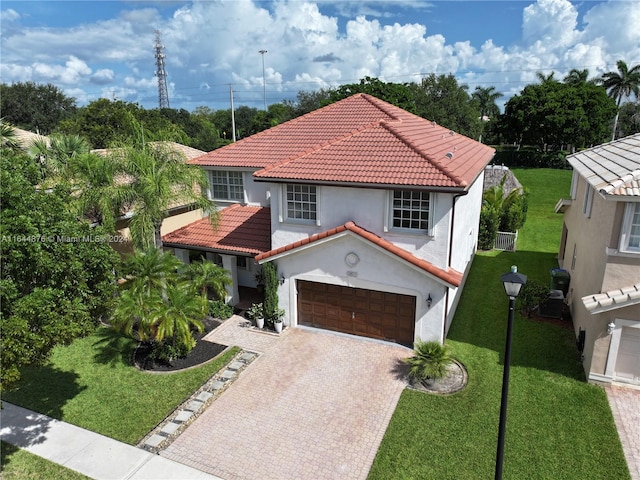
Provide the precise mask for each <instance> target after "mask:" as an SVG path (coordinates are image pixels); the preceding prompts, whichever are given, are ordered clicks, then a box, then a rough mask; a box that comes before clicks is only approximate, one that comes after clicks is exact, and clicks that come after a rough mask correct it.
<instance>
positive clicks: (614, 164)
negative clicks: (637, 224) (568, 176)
mask: <svg viewBox="0 0 640 480" xmlns="http://www.w3.org/2000/svg"><path fill="white" fill-rule="evenodd" d="M567 161H568V162H569V163H570V164H571V166H572V167H573V168H574V169H575V170H576V171H577V172H578V173H579V174H580V175H582V176H583V177H585V178H586V180H587V182H589V184H591V185H592V186H593V187H594V188H595V189H596V190H598V191H599V192H600V193H602V194H604V195H614V196H632V197H638V196H640V133H636V134H634V135H630V136H628V137H624V138H620V139H618V140H614V141H613V142H609V143H604V144H602V145H598V146H596V147H593V148H589V149H586V150H582V151H581V152H578V153H574V154H572V155H569V156H567Z"/></svg>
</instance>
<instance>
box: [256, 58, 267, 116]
mask: <svg viewBox="0 0 640 480" xmlns="http://www.w3.org/2000/svg"><path fill="white" fill-rule="evenodd" d="M258 53H259V54H261V55H262V98H263V100H264V111H265V112H266V111H267V84H266V83H265V81H264V54H265V53H267V51H266V50H264V49H263V50H258Z"/></svg>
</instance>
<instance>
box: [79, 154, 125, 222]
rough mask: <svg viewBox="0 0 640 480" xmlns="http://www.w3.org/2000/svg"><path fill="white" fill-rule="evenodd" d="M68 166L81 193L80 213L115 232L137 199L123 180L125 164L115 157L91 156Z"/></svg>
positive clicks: (81, 157)
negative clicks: (126, 206)
mask: <svg viewBox="0 0 640 480" xmlns="http://www.w3.org/2000/svg"><path fill="white" fill-rule="evenodd" d="M68 167H69V168H68V170H69V172H70V174H71V176H72V177H73V182H74V187H75V188H76V192H77V194H78V195H77V197H76V199H77V201H76V205H77V207H78V211H79V214H80V215H84V216H88V217H89V218H92V219H94V220H95V221H96V222H97V223H99V224H100V225H102V226H104V227H105V228H106V229H107V230H108V231H110V232H114V231H115V227H116V221H117V219H118V217H120V216H121V215H122V212H123V210H124V207H125V205H127V204H128V203H129V202H130V201H131V199H132V197H133V195H132V192H131V188H130V187H129V185H127V184H126V182H123V181H122V178H123V173H122V172H123V168H122V165H121V164H119V163H118V162H116V161H114V159H113V158H112V157H105V156H102V155H96V154H94V153H89V154H86V155H78V156H74V157H72V158H71V159H70V160H69V164H68Z"/></svg>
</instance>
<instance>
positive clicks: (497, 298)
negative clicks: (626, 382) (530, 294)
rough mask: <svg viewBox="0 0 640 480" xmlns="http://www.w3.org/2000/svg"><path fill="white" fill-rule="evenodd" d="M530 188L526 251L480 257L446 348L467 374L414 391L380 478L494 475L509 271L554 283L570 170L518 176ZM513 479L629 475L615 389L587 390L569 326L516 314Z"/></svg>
mask: <svg viewBox="0 0 640 480" xmlns="http://www.w3.org/2000/svg"><path fill="white" fill-rule="evenodd" d="M515 172H516V176H517V177H518V179H519V180H520V182H521V183H522V184H523V185H524V186H525V187H527V188H528V189H529V190H530V192H531V197H530V207H529V216H528V220H527V224H526V225H525V227H524V228H523V229H522V230H521V232H520V234H519V237H518V250H519V251H518V252H517V253H506V252H505V253H498V252H487V253H480V254H478V255H476V258H475V260H474V263H473V267H472V269H471V272H470V275H469V278H468V280H467V283H466V285H465V290H464V294H463V296H462V299H461V302H460V305H459V307H458V310H457V312H456V316H455V319H454V321H453V324H452V328H451V331H450V332H449V335H448V339H447V343H448V344H449V345H450V346H451V347H452V349H453V353H454V355H455V357H456V358H458V359H459V360H460V361H462V362H463V363H464V364H465V365H466V367H467V369H468V372H469V384H468V385H467V388H466V389H464V390H463V391H461V392H459V393H457V394H454V395H452V396H448V397H440V396H434V395H428V394H424V393H421V392H415V391H411V390H405V391H404V392H403V394H402V396H401V397H400V401H399V403H398V406H397V408H396V411H395V413H394V415H393V418H392V419H391V422H390V424H389V428H388V429H387V432H386V434H385V437H384V439H383V441H382V444H381V446H380V449H379V451H378V454H377V456H376V459H375V461H374V464H373V467H372V469H371V472H370V474H369V478H370V479H372V480H373V479H389V478H393V479H438V480H443V479H455V480H460V479H473V480H476V479H479V478H492V477H493V473H494V468H495V457H496V445H497V437H498V419H499V411H500V393H501V387H502V373H503V368H504V364H503V357H504V345H505V339H506V321H507V316H508V300H507V298H506V296H505V294H504V290H503V287H502V284H501V283H500V275H501V274H502V273H505V272H508V271H509V268H510V266H511V265H512V264H516V265H518V270H519V271H520V272H522V273H524V274H526V275H528V277H529V278H535V279H537V280H539V281H542V282H545V283H548V282H549V280H550V276H549V269H550V268H553V267H556V266H557V263H556V260H555V255H556V251H557V246H558V242H559V238H560V229H561V227H562V215H557V214H555V213H553V206H554V205H555V203H556V202H557V200H558V199H559V198H560V197H562V196H563V195H564V196H567V193H568V191H569V185H570V182H571V173H570V172H566V171H555V170H546V169H543V170H520V169H519V170H515ZM504 478H508V479H527V480H528V479H534V478H535V479H553V480H555V479H576V480H577V479H584V478H589V479H607V480H613V479H629V472H628V469H627V466H626V462H625V458H624V455H623V452H622V447H621V446H620V441H619V439H618V434H617V432H616V428H615V424H614V422H613V417H612V415H611V410H610V408H609V404H608V402H607V398H606V394H605V392H604V391H603V390H602V389H601V388H600V387H597V386H594V385H590V384H587V383H586V382H585V376H584V372H583V369H582V366H581V364H580V362H579V357H578V352H577V350H576V348H575V338H574V335H573V332H572V331H571V330H570V329H565V328H562V327H560V326H554V325H550V324H545V323H539V322H535V321H532V320H528V319H525V318H522V317H520V316H519V315H516V319H515V323H514V333H513V350H512V358H511V375H510V386H509V408H508V416H507V431H506V441H505V462H504Z"/></svg>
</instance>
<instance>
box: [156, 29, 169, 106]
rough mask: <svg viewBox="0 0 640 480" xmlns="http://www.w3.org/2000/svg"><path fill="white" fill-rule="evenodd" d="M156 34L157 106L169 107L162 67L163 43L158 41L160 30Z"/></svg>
mask: <svg viewBox="0 0 640 480" xmlns="http://www.w3.org/2000/svg"><path fill="white" fill-rule="evenodd" d="M155 34H156V77H158V108H169V93H168V91H167V72H166V71H165V69H164V57H165V55H164V53H163V52H164V45H162V42H161V41H160V30H156V31H155Z"/></svg>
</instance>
